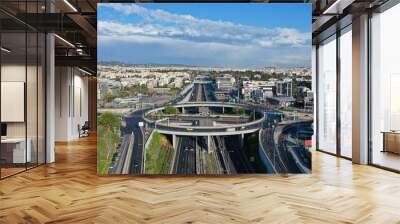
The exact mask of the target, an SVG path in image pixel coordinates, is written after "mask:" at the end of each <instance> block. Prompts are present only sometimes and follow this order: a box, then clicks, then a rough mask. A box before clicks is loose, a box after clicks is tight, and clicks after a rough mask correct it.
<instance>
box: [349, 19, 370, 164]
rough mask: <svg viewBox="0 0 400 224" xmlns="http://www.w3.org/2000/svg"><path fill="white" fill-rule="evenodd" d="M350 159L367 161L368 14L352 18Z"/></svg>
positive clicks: (358, 161) (365, 162) (357, 161)
mask: <svg viewBox="0 0 400 224" xmlns="http://www.w3.org/2000/svg"><path fill="white" fill-rule="evenodd" d="M352 27H353V30H352V32H353V33H352V44H353V48H352V50H353V53H352V54H353V56H352V57H353V58H352V62H353V63H352V64H353V65H352V67H353V79H352V82H353V83H352V88H353V89H352V95H353V99H352V101H353V102H352V106H353V113H352V122H353V124H352V147H353V150H352V160H353V162H354V163H358V164H367V163H368V15H366V14H364V15H361V16H359V17H357V18H354V19H353V25H352Z"/></svg>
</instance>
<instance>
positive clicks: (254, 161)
mask: <svg viewBox="0 0 400 224" xmlns="http://www.w3.org/2000/svg"><path fill="white" fill-rule="evenodd" d="M244 141H245V142H244V145H245V147H246V149H245V150H244V151H245V152H246V156H247V159H248V160H249V161H250V164H251V165H252V166H253V168H254V170H255V171H256V173H266V172H267V167H266V166H265V165H264V163H263V162H262V161H261V158H260V156H259V154H258V144H259V143H258V132H255V133H253V134H250V135H248V136H247V137H246V138H245V140H244Z"/></svg>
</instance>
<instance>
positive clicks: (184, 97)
mask: <svg viewBox="0 0 400 224" xmlns="http://www.w3.org/2000/svg"><path fill="white" fill-rule="evenodd" d="M287 15H291V16H287ZM310 21H311V4H264V3H257V4H255V3H252V4H248V3H240V4H231V3H229V4H228V3H219V4H204V3H203V4H195V3H165V4H157V3H146V4H144V3H143V4H135V3H110V4H109V3H103V4H99V5H98V96H97V97H98V105H97V107H98V109H97V110H98V111H97V112H98V124H97V125H98V129H97V130H98V140H97V141H98V145H97V150H98V153H97V156H98V163H97V165H98V167H97V171H98V173H99V174H178V175H202V174H206V175H214V174H219V175H220V174H244V173H311V153H310V151H309V148H310V147H311V144H312V141H311V139H312V135H313V129H312V127H313V120H312V119H313V114H312V113H313V105H314V99H313V95H314V94H313V92H312V84H311V83H312V78H311V69H310V68H311V24H310Z"/></svg>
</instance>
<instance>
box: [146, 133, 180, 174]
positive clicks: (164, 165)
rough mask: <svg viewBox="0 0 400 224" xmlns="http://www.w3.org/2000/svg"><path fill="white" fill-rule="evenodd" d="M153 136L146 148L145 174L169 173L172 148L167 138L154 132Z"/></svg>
mask: <svg viewBox="0 0 400 224" xmlns="http://www.w3.org/2000/svg"><path fill="white" fill-rule="evenodd" d="M153 135H154V136H153V138H152V140H151V142H150V144H149V146H148V148H147V149H146V167H145V169H146V170H145V173H146V174H169V171H170V168H171V164H172V159H173V155H174V148H173V146H172V144H171V143H170V142H169V140H168V138H167V137H166V136H165V135H163V134H160V133H158V132H154V134H153Z"/></svg>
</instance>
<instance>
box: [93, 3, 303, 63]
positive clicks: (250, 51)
mask: <svg viewBox="0 0 400 224" xmlns="http://www.w3.org/2000/svg"><path fill="white" fill-rule="evenodd" d="M98 60H99V61H122V62H127V63H134V64H142V63H157V64H186V65H197V66H215V67H266V66H281V67H282V66H283V67H292V66H306V67H309V66H310V63H311V5H310V4H264V3H250V4H249V3H240V4H233V3H230V4H227V3H218V4H205V3H197V4H194V3H184V4H182V3H163V4H155V3H143V4H134V3H123V4H119V3H112V4H111V3H104V4H99V7H98Z"/></svg>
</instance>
